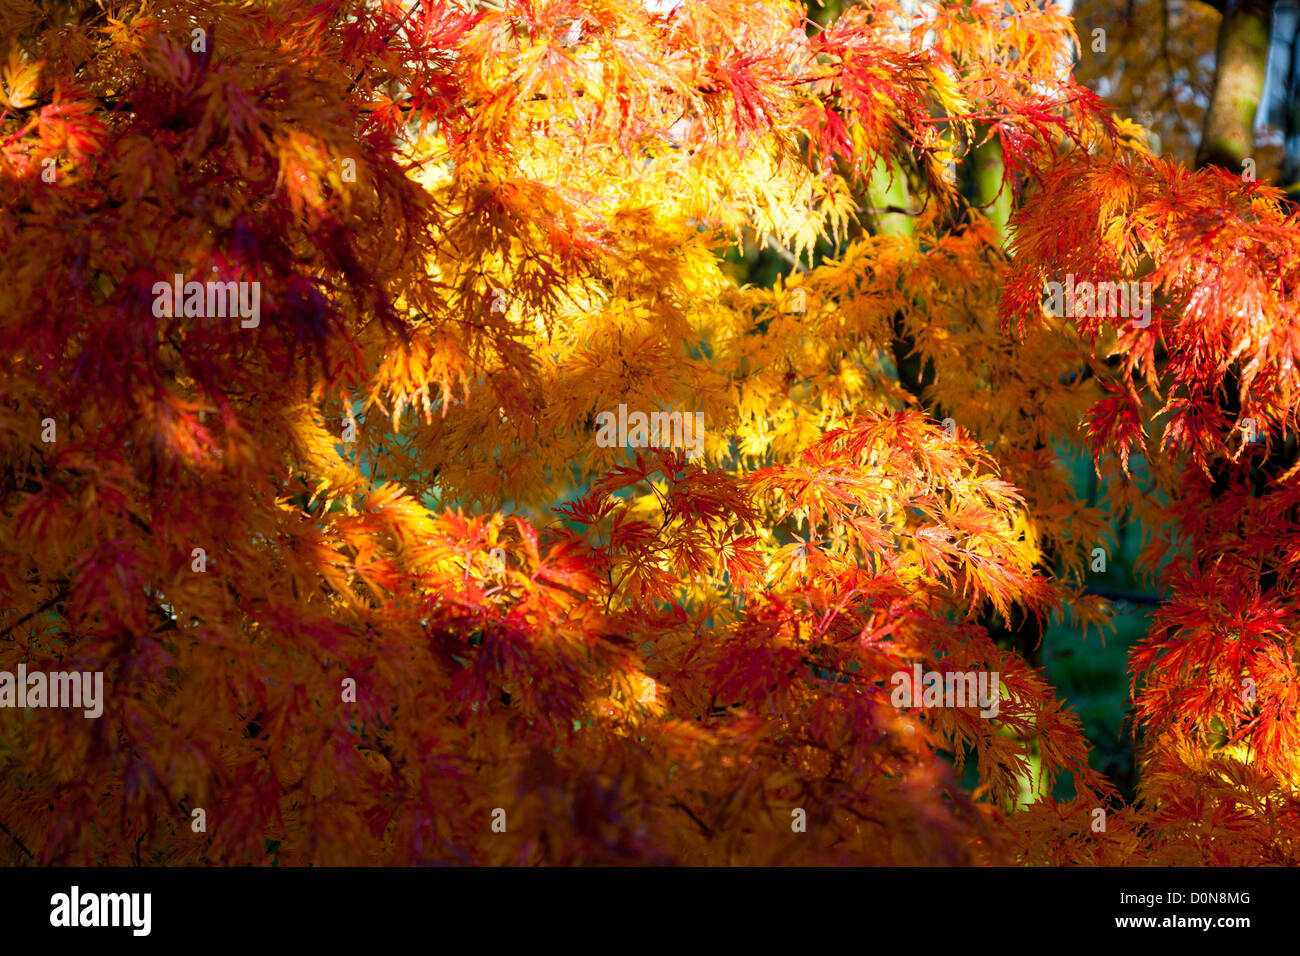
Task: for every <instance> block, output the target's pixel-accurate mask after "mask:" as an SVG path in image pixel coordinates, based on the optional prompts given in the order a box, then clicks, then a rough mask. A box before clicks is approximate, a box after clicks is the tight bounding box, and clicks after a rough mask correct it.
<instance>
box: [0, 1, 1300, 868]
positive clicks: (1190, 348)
mask: <svg viewBox="0 0 1300 956" xmlns="http://www.w3.org/2000/svg"><path fill="white" fill-rule="evenodd" d="M0 37H6V38H13V40H12V43H11V44H10V46H9V48H8V49H6V50H0V56H3V57H4V58H5V59H4V61H3V69H2V70H0V95H2V96H3V102H2V103H0V107H3V111H2V112H0V196H3V199H2V200H0V248H3V249H4V250H6V255H5V256H4V257H3V258H0V368H2V369H3V374H0V672H11V673H16V672H17V671H18V669H19V667H20V666H22V667H23V668H25V669H26V671H28V672H37V671H39V672H50V673H53V672H67V671H82V672H102V674H103V675H104V687H105V693H104V699H103V702H102V705H103V706H102V714H100V715H99V716H98V717H97V718H95V719H87V718H86V717H85V716H84V715H83V713H82V712H81V711H80V710H77V709H66V708H65V709H60V708H55V707H42V706H34V707H28V708H26V709H23V708H21V707H18V706H14V705H13V704H9V705H7V706H5V707H0V826H2V827H3V831H4V834H5V836H4V845H5V849H4V851H3V854H4V858H5V859H6V860H7V862H11V863H25V862H34V863H42V864H44V863H78V864H81V863H112V864H127V863H145V864H149V863H155V864H156V863H165V864H192V863H214V864H236V863H248V862H253V863H265V862H271V861H272V854H271V853H270V852H269V851H268V848H274V858H275V860H276V861H278V862H284V863H316V864H335V863H363V864H410V863H422V862H430V861H439V862H463V863H494V864H504V863H546V864H574V863H609V862H620V861H623V862H633V863H710V864H726V863H731V864H738V863H744V864H778V863H878V864H890V863H899V864H916V863H1024V862H1031V863H1138V862H1148V861H1155V862H1177V863H1229V864H1251V863H1260V862H1277V863H1290V864H1295V863H1296V862H1300V848H1297V847H1296V844H1295V839H1296V837H1297V835H1300V819H1297V809H1300V803H1297V799H1296V787H1297V785H1298V784H1300V777H1298V776H1297V773H1298V771H1300V768H1298V767H1297V766H1296V757H1295V754H1296V752H1297V750H1296V746H1297V739H1296V738H1297V734H1300V716H1298V715H1297V711H1296V705H1297V691H1296V682H1295V675H1296V664H1295V662H1294V660H1293V656H1292V649H1293V644H1294V640H1295V636H1294V633H1293V626H1294V625H1293V623H1292V622H1294V620H1295V619H1296V618H1295V605H1296V591H1297V586H1298V585H1300V581H1298V580H1297V556H1300V536H1298V535H1300V480H1298V479H1297V472H1300V466H1298V465H1297V450H1298V446H1297V441H1296V421H1295V416H1294V409H1295V407H1296V396H1297V391H1296V390H1297V386H1298V385H1300V382H1298V380H1297V376H1298V375H1300V370H1298V369H1297V367H1296V364H1297V356H1296V354H1295V353H1296V352H1297V350H1300V329H1298V328H1297V326H1296V324H1295V320H1294V316H1295V314H1296V311H1295V310H1296V291H1295V290H1296V287H1297V284H1300V224H1298V223H1297V221H1296V218H1295V216H1294V214H1292V213H1291V212H1290V209H1289V207H1287V206H1285V204H1284V203H1283V202H1282V198H1281V194H1280V193H1279V192H1278V190H1277V189H1275V188H1274V187H1272V186H1270V185H1268V184H1266V183H1263V182H1254V181H1244V180H1243V179H1242V178H1241V176H1240V175H1239V174H1238V173H1239V171H1236V170H1233V171H1228V172H1225V171H1223V170H1222V169H1218V168H1212V167H1207V168H1204V169H1200V170H1189V169H1188V168H1186V167H1185V166H1183V165H1181V164H1179V163H1178V162H1176V161H1174V160H1171V159H1160V158H1157V157H1156V156H1154V155H1152V153H1151V151H1150V149H1149V144H1148V141H1147V139H1146V137H1145V134H1144V132H1143V130H1142V129H1141V128H1140V127H1139V126H1138V125H1137V124H1135V123H1134V122H1132V121H1131V120H1130V119H1128V118H1126V117H1123V116H1119V115H1116V114H1115V113H1113V112H1112V111H1111V110H1110V109H1108V108H1107V106H1106V104H1105V103H1104V102H1103V101H1102V100H1101V99H1099V98H1098V97H1097V96H1096V95H1095V94H1094V93H1092V92H1091V91H1089V90H1088V89H1087V88H1085V87H1084V86H1082V85H1079V84H1078V83H1076V82H1075V80H1074V79H1073V77H1072V75H1071V71H1070V64H1071V58H1072V56H1073V51H1074V50H1075V49H1076V46H1077V44H1078V42H1079V41H1078V38H1077V37H1076V35H1075V32H1074V28H1073V26H1072V23H1071V21H1070V19H1069V18H1068V17H1067V16H1066V15H1065V14H1064V13H1062V12H1061V11H1060V10H1059V9H1057V8H1055V7H1052V6H1050V5H1048V6H1046V7H1040V6H1038V5H1037V4H1035V3H1031V2H1028V0H1008V2H1001V0H1000V2H998V3H992V2H984V0H970V2H961V3H957V2H946V0H945V2H940V3H933V4H926V5H918V4H907V5H900V4H898V3H895V2H893V0H881V2H876V0H870V2H864V3H861V4H856V5H851V6H846V7H845V8H844V9H843V11H842V12H841V13H840V14H839V15H838V16H837V17H834V18H833V19H832V20H831V21H830V22H829V23H828V24H826V25H825V27H824V28H823V27H821V26H820V25H817V24H813V23H810V21H809V20H808V17H807V11H806V10H805V9H804V8H803V7H802V6H801V5H800V4H798V3H794V2H790V0H764V2H762V3H753V2H739V0H673V2H669V3H650V4H646V3H642V2H639V0H637V2H633V0H554V2H547V0H539V2H526V0H505V2H504V3H502V4H496V5H490V6H489V5H467V6H458V5H456V4H453V3H450V2H445V0H444V2H419V0H416V2H406V3H395V2H368V3H359V2H350V0H347V2H345V0H319V2H308V0H285V2H279V0H271V2H263V3H258V4H242V3H209V2H205V3H193V2H175V3H113V2H107V0H104V2H86V0H74V2H68V3H62V4H59V5H57V6H51V5H47V4H40V3H36V2H26V0H18V2H10V3H5V4H0ZM994 145H995V146H996V147H997V148H998V150H999V153H1000V157H1001V176H1000V180H999V181H998V182H997V184H996V185H997V187H998V189H1000V190H1004V191H1005V196H1006V197H1008V198H1009V199H1011V200H1012V205H1013V206H1014V211H1013V212H1012V213H1011V217H1010V224H1009V227H1008V232H1007V234H1006V235H1007V237H1009V238H1008V239H1007V241H1004V236H1003V234H1002V233H1001V232H1000V231H999V228H998V227H997V225H996V224H995V223H994V222H993V221H992V220H991V219H990V218H989V216H988V215H986V214H985V211H986V210H985V211H982V208H984V206H986V204H982V203H981V202H979V201H978V200H977V199H975V198H972V197H971V196H970V194H969V191H968V190H964V189H963V188H961V182H962V181H963V179H962V177H963V176H964V175H965V173H966V171H967V170H968V169H969V168H970V166H971V165H972V164H973V163H975V162H976V159H977V157H978V155H979V151H980V150H982V149H984V150H986V149H988V148H990V147H991V146H994ZM882 196H888V197H892V198H891V199H890V203H889V204H882V203H881V202H879V201H878V200H879V199H880V197H882ZM896 203H901V205H898V204H896ZM744 235H757V236H759V237H762V239H763V240H764V241H767V242H771V243H772V244H773V245H775V246H777V247H779V248H780V249H781V250H783V252H784V253H785V254H786V255H787V256H789V257H790V259H791V260H792V261H793V262H795V263H797V268H793V269H792V270H791V271H790V273H789V275H788V276H786V277H785V278H783V279H781V280H780V281H778V282H776V283H775V284H773V285H771V286H761V287H760V286H750V285H742V284H738V283H737V282H736V281H735V279H734V277H733V276H732V274H731V273H730V272H729V271H728V270H727V268H726V263H725V262H724V260H723V254H724V253H725V251H726V250H727V249H728V248H729V247H732V246H733V245H734V244H735V243H736V242H738V241H740V239H741V237H742V236H744ZM1066 274H1070V275H1071V276H1072V277H1073V279H1077V280H1078V281H1080V282H1088V283H1101V282H1121V281H1122V282H1134V283H1148V284H1149V286H1150V288H1151V289H1152V290H1153V298H1152V302H1151V312H1150V320H1149V322H1148V323H1146V324H1145V325H1141V324H1139V323H1134V322H1132V321H1130V319H1129V318H1127V317H1125V318H1122V319H1117V318H1115V317H1113V316H1111V317H1097V316H1095V315H1093V314H1089V313H1090V310H1087V309H1085V310H1082V314H1055V313H1054V312H1053V310H1052V309H1050V308H1049V307H1048V305H1047V302H1046V299H1045V296H1044V291H1043V290H1044V285H1045V283H1051V282H1060V281H1062V277H1063V276H1064V275H1066ZM214 287H215V290H216V296H215V297H216V300H217V301H218V303H220V304H223V306H224V307H223V308H220V309H217V310H214V309H213V308H212V302H213V298H214V291H213V290H214ZM173 290H174V291H173ZM236 293H237V295H236ZM223 295H226V296H227V297H226V298H225V299H224V300H223V299H222V296H223ZM236 306H238V307H236ZM1070 311H1071V312H1078V311H1079V310H1070ZM620 407H622V408H623V410H624V411H623V414H625V412H626V410H627V409H632V410H634V411H637V410H639V411H641V412H645V413H649V412H655V411H656V410H659V411H661V412H663V413H664V414H668V412H669V410H675V411H676V412H677V413H678V414H679V415H683V414H684V415H686V416H689V417H690V418H691V419H692V420H695V419H696V416H700V418H699V420H702V421H703V423H704V432H703V436H702V439H701V441H700V444H699V447H698V449H696V450H698V452H699V454H694V453H693V452H692V453H690V454H688V450H687V449H685V448H683V447H649V446H648V444H647V443H646V442H645V441H644V440H643V441H641V442H640V444H639V446H638V443H637V441H635V440H633V439H627V438H626V437H622V438H620V440H619V441H618V442H617V443H615V444H613V445H611V444H610V443H609V442H606V441H603V440H599V441H598V440H597V436H598V434H600V430H601V428H602V427H603V423H607V422H608V421H609V419H607V418H605V417H604V416H606V415H615V416H617V415H619V414H620V411H619V410H620ZM1054 443H1055V444H1059V443H1065V444H1069V443H1075V444H1079V445H1082V446H1085V447H1086V448H1087V449H1088V451H1089V453H1090V454H1091V455H1092V456H1093V458H1094V460H1095V467H1096V469H1097V472H1098V473H1099V474H1100V475H1103V476H1104V477H1105V478H1106V479H1107V480H1108V482H1109V483H1110V487H1111V488H1112V489H1114V491H1113V494H1112V496H1111V498H1110V500H1109V501H1108V502H1107V503H1106V507H1099V506H1090V505H1089V504H1088V503H1087V502H1086V501H1083V500H1081V499H1080V498H1079V496H1078V495H1077V494H1076V493H1075V491H1074V490H1073V489H1072V487H1071V485H1070V483H1069V481H1068V480H1067V477H1066V475H1065V473H1064V470H1063V469H1062V468H1061V467H1060V463H1059V459H1058V456H1057V452H1056V450H1055V445H1054ZM661 444H669V443H661ZM628 445H631V446H633V447H626V446H628ZM1108 509H1109V511H1113V512H1118V511H1122V510H1124V509H1134V510H1135V511H1136V512H1138V513H1140V514H1142V515H1143V517H1144V519H1145V520H1146V521H1147V522H1148V525H1149V526H1150V527H1154V528H1158V529H1161V530H1160V532H1159V533H1158V534H1156V535H1155V536H1154V537H1153V538H1152V540H1151V541H1150V543H1149V544H1148V547H1147V552H1146V557H1147V558H1148V562H1147V563H1148V564H1149V570H1150V573H1151V574H1152V575H1153V576H1158V577H1159V579H1160V580H1161V582H1162V584H1163V586H1164V587H1166V588H1167V589H1168V592H1169V595H1170V597H1169V599H1168V600H1167V601H1165V602H1164V603H1162V604H1161V605H1160V606H1159V608H1158V609H1157V611H1156V612H1155V613H1154V614H1153V615H1152V618H1151V621H1150V631H1149V637H1148V639H1147V640H1145V641H1144V642H1143V643H1142V644H1141V645H1139V646H1138V647H1137V648H1136V649H1135V651H1134V653H1133V655H1132V657H1131V661H1130V664H1131V680H1132V688H1133V695H1134V701H1135V711H1134V712H1135V716H1136V720H1137V722H1138V724H1139V725H1140V730H1141V731H1142V735H1143V736H1142V739H1143V744H1142V746H1143V748H1144V750H1143V754H1142V757H1143V767H1142V784H1141V788H1140V794H1139V797H1140V799H1139V800H1138V802H1137V803H1136V804H1135V805H1133V806H1125V805H1124V804H1123V802H1122V801H1121V800H1120V799H1119V794H1118V793H1117V791H1116V789H1115V787H1114V786H1113V784H1112V783H1111V781H1109V780H1108V779H1107V778H1106V777H1105V776H1104V775H1102V774H1101V773H1099V772H1098V771H1096V770H1095V769H1093V768H1092V767H1091V766H1090V765H1089V762H1088V752H1089V744H1088V741H1087V739H1086V738H1085V737H1084V735H1083V733H1082V730H1081V726H1080V721H1079V719H1078V718H1077V717H1076V715H1075V714H1074V713H1073V712H1072V711H1071V710H1070V708H1069V707H1067V706H1066V705H1065V704H1064V702H1062V701H1061V700H1060V699H1059V698H1058V695H1057V694H1056V692H1055V691H1054V689H1053V687H1052V686H1051V684H1050V683H1049V682H1048V680H1047V677H1046V675H1045V673H1044V671H1043V670H1042V668H1041V667H1040V666H1039V664H1038V663H1037V662H1036V661H1035V660H1034V659H1033V656H1032V653H1030V650H1029V649H1030V647H1031V646H1032V641H1031V642H1030V645H1025V644H1024V642H1023V641H1019V640H1008V639H1007V634H1008V633H1011V632H1012V631H1014V632H1016V633H1017V634H1020V635H1021V636H1023V635H1026V634H1028V635H1031V636H1032V635H1034V634H1036V633H1041V626H1042V624H1043V622H1045V621H1046V620H1048V619H1050V618H1051V617H1052V616H1053V615H1056V616H1057V617H1058V619H1067V620H1070V621H1073V622H1074V623H1075V624H1076V626H1078V627H1079V628H1080V629H1081V630H1083V631H1084V632H1085V633H1087V632H1089V631H1091V632H1095V633H1097V634H1101V633H1102V632H1104V630H1105V629H1106V627H1107V626H1108V622H1109V618H1110V610H1111V609H1110V605H1109V603H1108V601H1107V600H1106V599H1105V597H1103V596H1101V595H1098V594H1097V593H1094V592H1091V591H1090V590H1089V589H1088V587H1087V581H1086V576H1087V569H1088V562H1089V556H1090V554H1091V552H1092V550H1093V549H1094V548H1095V547H1097V546H1098V545H1099V544H1104V541H1105V538H1106V535H1107V527H1108V525H1107V518H1108ZM914 669H919V670H921V671H925V672H940V673H953V672H957V673H972V672H980V673H982V674H989V675H993V678H992V679H993V681H994V682H995V684H996V685H997V686H998V688H999V702H998V707H997V708H996V715H994V716H987V715H986V714H984V713H982V712H981V708H980V707H979V706H978V704H975V703H973V702H967V704H968V705H967V706H958V707H933V708H932V707H927V706H898V704H897V703H896V702H895V699H894V693H893V692H894V689H895V688H894V686H893V685H892V683H891V682H892V680H893V677H894V675H897V674H898V673H900V672H901V673H906V674H911V673H914ZM2 694H3V688H0V695H2ZM4 703H5V701H4V700H3V697H2V696H0V704H4ZM969 766H973V767H974V768H975V771H976V773H977V780H978V783H977V784H976V785H975V786H974V787H973V788H972V787H970V786H967V785H964V783H963V777H962V774H963V772H964V771H965V770H966V769H967V768H968V767H969ZM1061 781H1065V782H1067V783H1068V785H1069V787H1070V789H1071V792H1072V793H1073V796H1071V797H1069V798H1068V799H1066V798H1060V797H1056V796H1053V794H1052V789H1053V786H1054V785H1055V784H1057V783H1058V782H1061ZM1027 787H1028V789H1029V795H1028V796H1026V792H1027ZM200 811H201V812H200ZM1099 821H1100V823H1101V825H1100V826H1099V825H1098V823H1099Z"/></svg>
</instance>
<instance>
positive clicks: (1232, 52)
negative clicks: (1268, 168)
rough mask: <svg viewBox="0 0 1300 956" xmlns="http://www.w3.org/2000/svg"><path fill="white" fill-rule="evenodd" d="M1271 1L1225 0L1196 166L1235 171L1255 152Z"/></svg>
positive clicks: (1239, 169)
mask: <svg viewBox="0 0 1300 956" xmlns="http://www.w3.org/2000/svg"><path fill="white" fill-rule="evenodd" d="M1273 3H1274V0H1230V2H1229V3H1227V4H1226V5H1225V8H1224V11H1223V22H1222V23H1220V24H1219V45H1218V62H1217V64H1216V67H1215V72H1214V91H1213V93H1211V95H1210V109H1209V111H1208V112H1207V113H1206V114H1205V126H1204V129H1203V132H1202V136H1201V145H1200V148H1199V149H1198V150H1197V151H1196V165H1197V167H1198V168H1199V167H1201V166H1208V165H1215V166H1222V167H1224V168H1225V169H1229V170H1232V171H1233V172H1236V173H1240V172H1241V171H1242V160H1244V159H1247V158H1249V157H1251V156H1253V154H1254V151H1255V112H1256V110H1258V109H1259V100H1260V96H1261V94H1262V93H1263V91H1264V75H1265V73H1266V71H1267V69H1268V37H1269V29H1270V27H1271V25H1272V19H1273Z"/></svg>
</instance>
